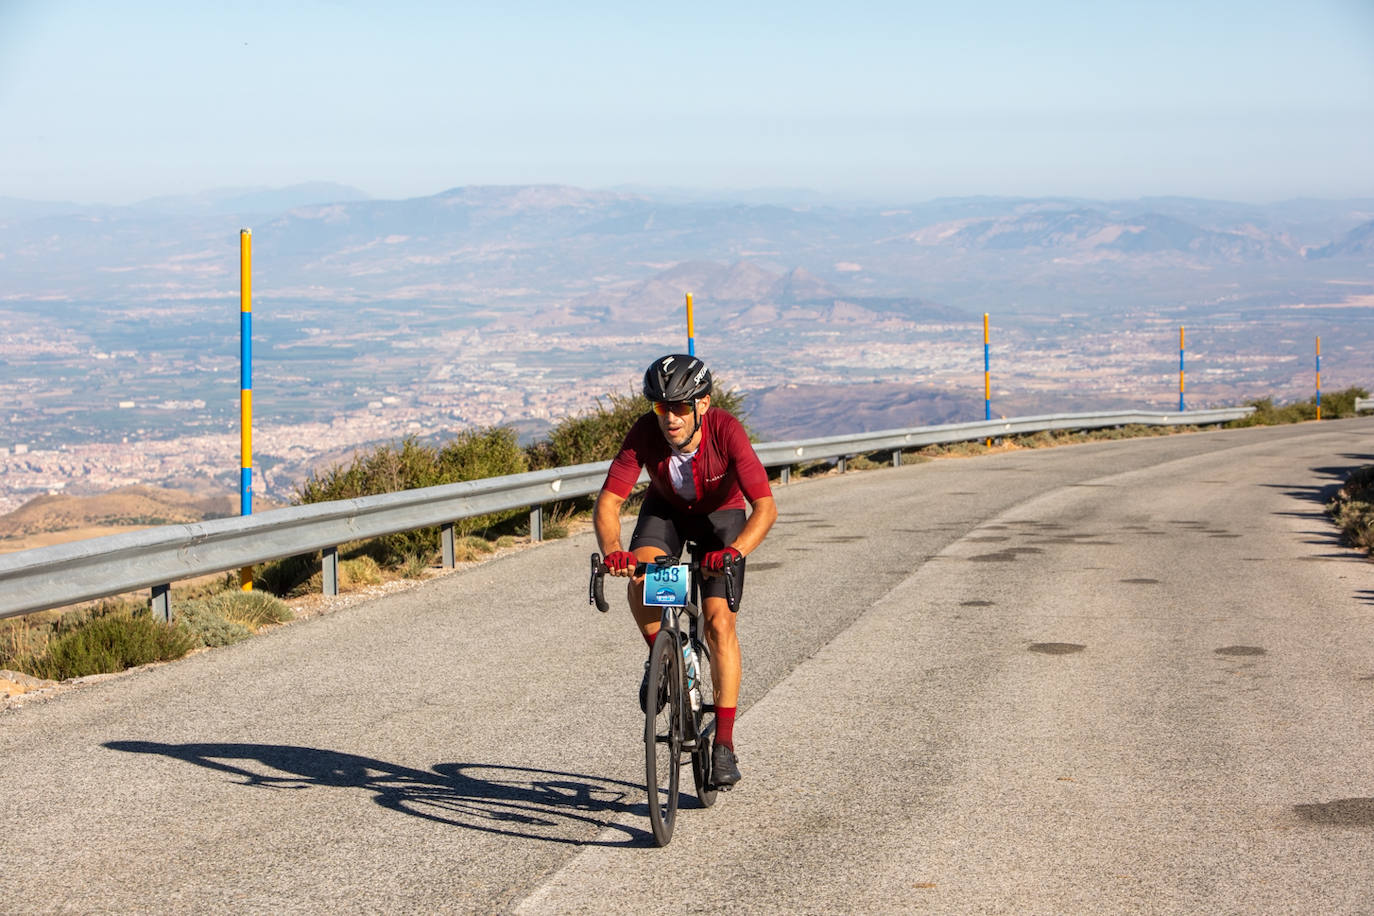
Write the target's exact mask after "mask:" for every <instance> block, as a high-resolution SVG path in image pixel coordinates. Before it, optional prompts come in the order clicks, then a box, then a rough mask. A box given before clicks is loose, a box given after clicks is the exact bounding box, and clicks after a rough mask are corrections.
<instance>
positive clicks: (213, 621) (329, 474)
mask: <svg viewBox="0 0 1374 916" xmlns="http://www.w3.org/2000/svg"><path fill="white" fill-rule="evenodd" d="M1367 396H1368V392H1367V391H1366V390H1365V389H1363V388H1347V389H1345V390H1344V391H1338V392H1334V393H1329V394H1325V395H1323V397H1322V416H1323V419H1339V418H1342V417H1348V416H1354V414H1355V410H1354V401H1355V398H1356V397H1367ZM715 404H716V405H718V406H720V407H723V408H724V409H725V410H728V411H729V412H731V413H733V414H735V415H736V416H738V417H740V418H741V419H742V420H743V419H744V418H745V414H746V412H747V407H746V405H745V402H744V397H743V395H741V394H739V393H738V392H737V391H728V390H727V391H717V393H716V396H715ZM1251 406H1254V407H1255V408H1256V410H1255V413H1254V414H1253V415H1252V416H1250V417H1248V418H1246V419H1244V420H1238V421H1235V422H1233V423H1230V424H1228V426H1230V427H1243V426H1258V425H1273V424H1282V423H1298V422H1304V421H1307V420H1313V419H1315V418H1316V400H1315V398H1312V399H1309V400H1307V401H1300V402H1296V403H1290V404H1284V405H1275V404H1274V402H1273V400H1272V399H1270V398H1264V399H1261V400H1258V401H1253V402H1251ZM648 410H649V403H648V401H646V400H645V399H644V398H643V396H642V395H635V394H627V395H619V394H610V395H606V396H605V397H602V398H597V399H596V400H595V401H594V403H593V405H592V406H591V408H590V409H588V410H587V411H586V412H584V413H581V414H578V415H576V416H572V417H568V418H566V419H564V420H562V421H561V422H559V423H558V424H557V425H555V426H554V427H553V428H552V429H551V430H550V432H549V434H548V436H547V437H546V438H544V439H541V440H539V441H536V442H533V443H531V444H529V445H526V446H523V447H522V446H520V445H519V444H518V442H517V439H516V435H515V432H514V431H513V430H511V429H508V428H504V427H490V428H486V429H476V430H467V431H464V432H462V433H460V434H459V435H458V436H457V437H455V438H454V439H452V440H451V441H449V442H447V443H445V444H444V445H442V446H430V445H425V444H422V443H420V442H418V441H417V440H415V439H406V440H403V441H401V442H399V443H394V444H385V445H382V446H379V447H377V448H375V449H372V450H371V451H367V452H360V453H358V454H357V455H355V456H354V457H353V459H352V460H351V461H350V462H348V463H345V464H340V465H336V466H334V467H332V468H329V469H327V470H325V471H323V472H321V473H319V474H317V475H315V476H312V477H311V478H310V479H308V480H306V481H304V482H303V483H301V484H300V485H299V486H298V487H297V488H296V490H295V493H294V494H293V498H292V503H293V504H294V505H304V504H307V503H316V502H325V501H330V500H340V499H353V498H357V497H361V496H371V495H377V494H382V493H391V492H396V491H400V490H407V489H416V488H420V487H430V486H437V485H440V484H447V483H456V482H459V481H464V480H479V479H482V478H487V477H496V476H502V475H506V474H518V473H521V472H523V471H532V470H541V469H544V468H553V467H564V466H569V465H576V464H584V463H588V462H593V461H605V460H608V459H610V458H612V457H614V455H615V452H616V450H617V449H618V447H619V445H620V442H621V440H622V439H623V438H624V436H625V433H626V432H628V430H629V428H630V426H631V425H633V423H634V422H635V420H636V419H638V418H639V417H640V416H642V415H643V414H644V413H645V412H647V411H648ZM1197 430H1198V427H1195V426H1177V427H1159V426H1143V425H1130V426H1122V427H1116V428H1112V429H1103V430H1095V431H1081V432H1080V431H1064V432H1040V433H1034V434H1030V435H1025V436H1014V437H1006V438H999V439H994V440H992V441H991V442H989V441H987V440H982V439H980V440H973V441H969V442H959V443H950V444H945V445H931V446H926V447H924V448H920V449H913V450H908V451H905V452H903V453H902V461H903V463H906V464H910V463H916V462H921V461H931V460H935V459H938V458H953V457H967V456H974V455H980V454H984V453H987V452H989V451H1003V450H1007V449H1016V448H1050V447H1054V446H1059V445H1070V444H1075V443H1080V442H1092V441H1101V440H1106V439H1125V438H1135V437H1142V436H1167V435H1174V434H1177V433H1184V432H1195V431H1197ZM751 436H752V434H751ZM891 457H892V456H891V453H890V452H880V453H873V454H869V455H855V456H851V457H850V458H849V459H848V461H847V462H846V466H847V469H848V470H853V471H863V470H868V469H873V468H879V467H887V466H889V465H890V463H891ZM789 470H790V471H791V473H792V474H794V475H796V476H798V477H801V478H807V477H814V476H819V475H825V474H830V473H833V472H834V470H835V462H834V461H833V460H824V461H816V462H807V463H803V464H798V465H793V466H792V467H791V468H790V469H789ZM781 471H782V469H781V468H775V469H773V470H772V474H773V477H774V479H775V480H776V479H777V478H778V477H779V476H780V475H781ZM591 505H592V500H591V498H581V499H573V500H567V501H564V502H561V503H558V504H555V505H554V506H552V507H551V511H550V512H549V513H548V516H547V517H546V520H545V523H544V531H543V534H544V537H545V538H546V539H552V538H559V537H565V536H566V535H567V534H568V533H570V532H571V531H572V530H574V529H575V528H577V527H578V526H581V525H585V524H586V523H587V521H588V518H589V516H590V509H591ZM633 507H634V503H633V502H631V504H630V509H631V510H633ZM1329 511H1330V512H1331V514H1332V516H1333V518H1334V519H1335V521H1336V523H1337V524H1338V525H1340V526H1341V528H1342V529H1343V530H1344V531H1345V532H1346V533H1347V536H1348V537H1349V538H1350V539H1351V541H1352V543H1355V544H1357V545H1359V546H1361V547H1363V548H1364V549H1365V550H1370V549H1371V545H1374V533H1372V532H1374V466H1371V467H1365V468H1361V469H1360V470H1359V471H1356V472H1355V473H1354V474H1352V475H1351V478H1350V480H1349V481H1347V483H1346V486H1345V487H1343V488H1342V490H1341V493H1340V495H1339V496H1338V497H1337V499H1336V500H1335V501H1334V502H1333V503H1332V504H1331V506H1330V507H1329ZM528 524H529V523H528V514H527V513H526V512H524V511H523V510H521V511H512V512H507V513H496V514H491V515H484V516H480V517H477V518H471V519H456V520H455V527H456V531H455V534H456V535H457V541H456V556H455V559H456V560H457V561H458V562H460V563H461V562H468V561H473V560H479V559H481V558H483V557H484V556H487V555H489V554H492V553H494V552H496V551H498V550H500V549H503V548H508V547H511V546H514V545H515V544H516V543H518V542H519V541H520V540H521V539H522V538H524V537H527V536H528ZM438 553H439V533H438V530H437V529H433V528H429V529H421V530H417V531H409V532H403V533H400V534H394V535H389V536H387V537H383V538H377V539H373V540H367V541H358V542H355V543H351V544H343V545H340V548H339V561H340V562H339V579H340V581H339V586H340V590H341V591H345V592H346V591H350V590H356V589H359V588H363V587H366V586H369V585H377V584H380V583H382V582H385V581H389V580H394V579H397V578H418V577H423V576H425V575H428V574H429V572H430V570H431V569H432V568H433V567H434V566H435V565H436V564H437V561H438ZM254 585H255V587H256V589H257V590H256V591H253V592H246V593H245V592H242V591H240V590H239V589H238V580H237V575H236V574H229V575H226V576H223V577H221V578H220V579H219V580H217V581H214V582H211V583H207V584H200V585H196V586H186V587H180V588H176V589H174V590H173V594H172V606H173V615H174V618H175V620H174V622H173V624H172V625H171V626H167V625H164V624H162V623H160V622H159V621H155V620H154V619H153V618H152V616H151V615H150V614H149V613H148V609H147V606H146V604H144V603H142V602H135V601H104V602H100V603H98V604H93V605H90V606H85V607H82V608H78V609H74V610H67V611H65V612H57V611H47V612H42V613H39V614H30V615H27V616H25V617H18V618H12V619H10V620H0V668H3V669H11V670H14V671H19V672H22V673H25V674H28V675H31V676H34V677H39V678H45V679H50V680H65V679H67V678H73V677H82V676H85V675H90V674H99V673H105V672H113V671H120V670H123V669H125V668H128V667H135V666H138V665H142V664H147V663H149V662H155V661H167V660H171V659H174V658H180V657H181V656H183V655H185V654H186V653H187V652H189V651H193V650H195V649H198V648H202V647H207V648H213V647H217V646H224V645H229V644H231V643H234V642H238V641H240V640H242V639H246V638H248V637H249V636H251V635H252V634H254V633H256V632H258V631H259V630H261V629H262V628H264V627H267V626H272V625H274V624H278V623H282V622H285V621H287V620H290V619H291V618H292V616H293V615H292V612H291V610H290V608H289V607H287V605H286V604H285V603H283V602H282V601H281V600H280V599H281V598H299V597H301V596H305V595H309V594H319V592H320V590H321V573H320V554H319V553H318V552H316V553H313V554H304V555H301V556H296V557H287V558H284V559H281V560H277V561H275V562H272V563H268V564H264V565H262V566H259V567H257V568H256V569H255V571H254Z"/></svg>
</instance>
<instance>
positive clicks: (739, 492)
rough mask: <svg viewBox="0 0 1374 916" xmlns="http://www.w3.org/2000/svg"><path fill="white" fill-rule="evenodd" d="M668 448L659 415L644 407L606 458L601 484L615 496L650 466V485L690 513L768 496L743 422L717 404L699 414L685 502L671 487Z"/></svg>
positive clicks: (627, 491)
mask: <svg viewBox="0 0 1374 916" xmlns="http://www.w3.org/2000/svg"><path fill="white" fill-rule="evenodd" d="M672 454H673V449H672V447H671V446H670V445H668V440H667V439H665V438H663V431H662V430H661V429H659V425H658V419H657V418H656V417H655V416H654V415H653V414H652V413H646V414H645V415H644V416H642V417H640V418H639V419H638V420H637V421H635V425H634V426H632V427H631V428H630V431H629V433H627V434H626V436H625V442H624V444H623V445H621V446H620V454H618V455H616V456H615V460H614V461H612V462H611V470H610V472H609V473H608V474H607V475H606V482H605V483H604V484H603V485H602V487H603V489H606V490H609V491H610V492H612V493H614V494H615V495H617V496H620V497H622V498H623V497H626V496H629V495H630V491H631V490H633V489H634V485H635V482H636V481H637V480H639V469H640V468H645V469H646V470H648V472H649V487H650V488H651V489H652V490H653V491H654V492H655V493H657V494H658V495H659V496H661V497H663V498H664V499H666V500H667V501H668V503H669V504H670V505H672V506H673V508H675V509H678V510H680V511H682V512H690V513H691V514H693V515H707V514H709V513H711V512H715V511H716V510H717V509H743V508H744V507H745V505H746V503H745V500H746V499H747V500H748V501H749V502H750V503H753V502H754V501H755V500H758V499H762V498H763V497H765V496H772V495H773V491H772V489H771V488H770V487H769V486H768V472H767V471H766V470H764V467H763V464H762V463H760V461H759V456H758V455H757V454H755V453H754V446H752V445H751V444H749V435H748V433H746V432H745V431H744V426H743V424H741V423H740V421H739V420H736V419H735V418H734V417H732V416H731V415H730V414H728V413H726V412H725V411H723V410H721V409H720V408H719V407H712V408H710V409H708V410H707V411H706V413H705V414H703V415H702V417H701V443H700V445H698V446H697V453H696V457H695V458H694V459H693V460H692V479H693V481H694V482H695V483H696V494H697V498H696V499H695V500H693V501H692V502H688V501H687V500H685V499H683V498H682V497H681V496H679V495H678V494H677V492H676V491H675V490H673V482H672V478H671V477H670V476H669V474H668V459H669V458H670V457H671V456H672Z"/></svg>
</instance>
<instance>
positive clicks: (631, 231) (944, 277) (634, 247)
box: [0, 184, 1374, 320]
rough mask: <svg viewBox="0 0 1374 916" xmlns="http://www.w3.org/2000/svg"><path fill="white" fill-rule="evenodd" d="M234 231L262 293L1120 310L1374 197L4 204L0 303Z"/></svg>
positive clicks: (1334, 252) (1309, 264)
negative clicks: (688, 297) (241, 236)
mask: <svg viewBox="0 0 1374 916" xmlns="http://www.w3.org/2000/svg"><path fill="white" fill-rule="evenodd" d="M243 225H251V227H252V229H253V240H254V270H255V276H254V284H255V289H256V290H257V293H258V295H259V296H260V297H267V298H276V299H279V300H291V299H298V300H308V301H321V300H324V301H332V302H361V301H373V302H421V303H423V302H425V301H431V302H446V303H471V304H473V305H474V307H486V308H489V309H490V308H495V309H497V310H498V311H508V310H510V309H512V308H515V309H535V310H540V309H550V308H551V309H554V311H555V312H559V313H560V314H561V320H577V319H578V318H579V316H581V317H611V318H616V317H623V316H625V315H633V314H635V313H636V310H639V309H642V308H644V307H646V306H647V305H648V304H652V305H653V306H654V307H656V308H657V307H660V306H662V305H663V304H664V303H665V302H671V303H678V302H680V299H681V290H682V289H683V288H684V286H685V287H686V288H694V289H698V290H703V291H704V292H703V293H702V295H704V296H707V297H715V298H717V299H721V300H729V301H736V302H753V303H760V304H766V305H769V306H787V305H789V304H793V303H800V302H805V301H815V300H825V299H834V298H835V297H858V298H861V299H868V300H873V301H878V300H910V301H915V300H921V301H924V302H927V303H941V304H943V305H944V306H947V307H954V308H957V309H961V310H970V309H972V310H976V311H982V310H984V309H986V308H987V304H988V297H989V296H990V295H992V294H993V293H994V292H995V294H996V295H997V296H998V302H999V304H1000V305H1002V306H1004V307H1006V308H1009V309H1013V310H1015V309H1036V308H1041V309H1044V308H1060V309H1062V308H1064V307H1066V306H1068V307H1073V308H1080V307H1097V308H1101V307H1103V305H1104V302H1103V300H1104V295H1106V294H1107V293H1111V294H1112V295H1113V296H1114V297H1115V298H1114V300H1113V301H1114V304H1117V305H1120V304H1122V303H1121V300H1120V297H1122V296H1124V297H1126V298H1127V299H1129V297H1130V296H1132V295H1136V296H1139V297H1140V298H1141V299H1142V301H1151V302H1158V301H1160V299H1161V298H1165V299H1169V300H1175V301H1177V300H1179V299H1180V298H1181V301H1183V302H1186V301H1188V298H1189V297H1193V298H1196V299H1197V301H1210V300H1211V299H1213V298H1215V297H1216V296H1217V295H1221V294H1222V293H1221V292H1220V291H1223V290H1228V289H1229V290H1232V292H1234V288H1235V287H1236V285H1237V284H1239V285H1240V286H1241V287H1242V288H1245V287H1248V286H1257V285H1260V286H1272V285H1274V284H1282V285H1285V286H1286V287H1287V288H1292V286H1293V285H1294V283H1298V284H1302V283H1310V284H1320V283H1323V282H1325V281H1326V280H1328V279H1330V278H1331V277H1332V276H1347V275H1348V274H1349V273H1350V270H1351V268H1352V267H1356V268H1364V267H1365V266H1367V264H1366V262H1367V261H1368V259H1369V258H1370V256H1371V251H1372V249H1374V200H1371V199H1357V200H1342V201H1317V200H1296V201H1286V202H1281V203H1275V204H1269V205H1253V204H1242V203H1230V202H1224V201H1209V200H1201V199H1193V198H1147V199H1141V200H1130V201H1089V200H1081V199H1070V198H1005V197H972V198H951V199H940V200H932V201H926V202H922V203H915V204H909V205H900V206H892V207H884V208H879V207H874V206H851V207H841V206H835V205H819V204H811V203H800V204H796V205H793V206H781V205H778V204H776V203H731V202H728V201H705V202H701V201H682V200H672V199H667V200H657V199H654V198H652V197H649V196H645V195H644V194H632V193H626V192H615V191H595V190H586V189H581V188H570V187H563V186H516V187H462V188H454V189H451V190H448V191H444V192H442V193H440V194H435V195H432V196H429V197H419V198H413V199H407V200H373V199H367V198H366V195H364V194H363V193H362V192H360V191H357V190H356V189H352V188H348V187H345V186H340V185H329V184H311V185H301V186H295V187H292V188H283V189H276V190H272V189H237V190H235V189H231V190H225V191H218V192H208V193H206V194H201V195H192V196H187V197H176V198H158V199H155V200H150V201H145V202H143V203H140V204H135V205H132V206H127V207H82V206H80V205H76V204H63V203H44V202H34V201H20V200H15V199H0V264H3V265H4V272H5V277H6V283H5V288H4V289H3V290H0V297H3V298H0V301H3V300H9V301H11V302H16V301H18V302H23V301H26V300H27V301H37V300H47V301H53V300H56V301H61V300H63V299H70V300H101V301H109V302H118V301H142V302H148V301H156V300H159V299H167V300H187V299H191V300H200V299H219V298H228V297H231V296H234V295H236V294H237V270H238V250H237V249H238V239H237V236H238V229H239V228H240V226H243ZM1362 275H1364V276H1367V273H1364V274H1362ZM1008 291H1010V294H1008ZM1125 304H1127V305H1129V304H1130V303H1129V302H1126V303H1125ZM554 317H555V318H558V317H559V316H558V315H555V316H554Z"/></svg>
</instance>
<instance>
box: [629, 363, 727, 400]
mask: <svg viewBox="0 0 1374 916" xmlns="http://www.w3.org/2000/svg"><path fill="white" fill-rule="evenodd" d="M710 393H711V370H710V369H707V368H706V364H705V363H703V362H702V361H701V360H699V359H697V358H696V357H695V356H688V355H687V354H686V353H669V354H668V355H667V356H660V357H659V358H658V359H656V360H654V361H653V362H652V363H650V364H649V368H648V369H647V370H645V372H644V396H645V397H646V398H648V399H649V400H650V401H668V402H671V403H684V404H685V403H689V402H693V401H695V400H696V399H697V398H704V397H706V395H708V394H710Z"/></svg>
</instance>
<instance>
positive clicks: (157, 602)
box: [148, 585, 172, 623]
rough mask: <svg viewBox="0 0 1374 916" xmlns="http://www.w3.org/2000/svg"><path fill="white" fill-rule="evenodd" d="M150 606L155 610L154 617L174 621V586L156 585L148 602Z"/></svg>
mask: <svg viewBox="0 0 1374 916" xmlns="http://www.w3.org/2000/svg"><path fill="white" fill-rule="evenodd" d="M148 607H149V609H150V610H152V612H153V618H154V619H156V620H161V621H162V622H163V623H171V622H172V586H170V585H154V586H153V597H152V600H150V601H149V602H148Z"/></svg>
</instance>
